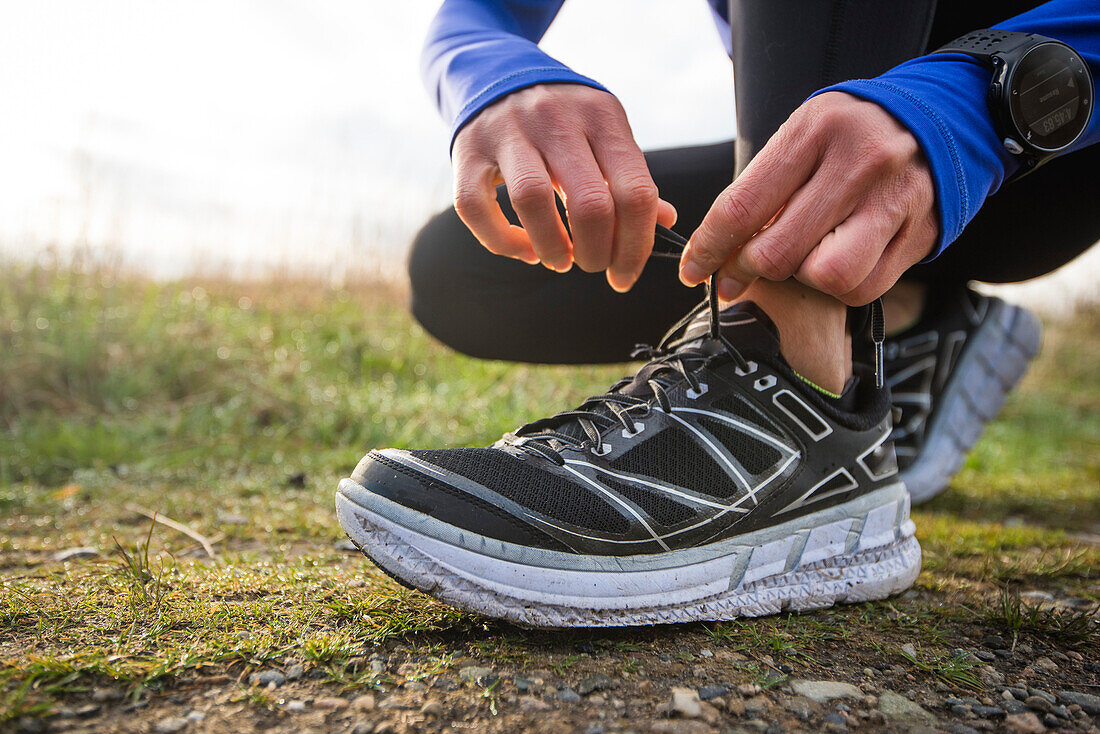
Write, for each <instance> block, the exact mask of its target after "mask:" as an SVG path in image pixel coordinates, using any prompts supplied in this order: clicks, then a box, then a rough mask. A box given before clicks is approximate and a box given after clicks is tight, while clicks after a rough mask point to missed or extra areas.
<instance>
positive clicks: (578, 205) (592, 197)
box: [568, 191, 615, 223]
mask: <svg viewBox="0 0 1100 734" xmlns="http://www.w3.org/2000/svg"><path fill="white" fill-rule="evenodd" d="M568 209H569V214H570V216H571V217H572V218H573V219H574V220H576V221H578V222H582V223H593V222H599V221H603V220H607V219H611V218H612V217H614V216H615V201H614V199H612V198H611V194H609V193H608V192H607V191H592V192H588V193H582V194H579V195H578V196H576V197H574V199H572V200H570V201H569V206H568Z"/></svg>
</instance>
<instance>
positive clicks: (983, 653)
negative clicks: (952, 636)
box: [974, 650, 997, 663]
mask: <svg viewBox="0 0 1100 734" xmlns="http://www.w3.org/2000/svg"><path fill="white" fill-rule="evenodd" d="M974 657H976V658H978V660H981V661H982V662H983V663H992V662H993V661H994V660H996V659H997V656H996V655H994V654H993V653H991V652H990V651H989V650H975V651H974Z"/></svg>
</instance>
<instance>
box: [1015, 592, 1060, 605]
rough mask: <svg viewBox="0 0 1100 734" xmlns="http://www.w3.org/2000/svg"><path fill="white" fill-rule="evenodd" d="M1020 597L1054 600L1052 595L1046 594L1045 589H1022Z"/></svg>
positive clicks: (1040, 600) (1035, 599) (1035, 600)
mask: <svg viewBox="0 0 1100 734" xmlns="http://www.w3.org/2000/svg"><path fill="white" fill-rule="evenodd" d="M1020 598H1021V599H1026V600H1028V601H1034V602H1040V603H1042V602H1044V601H1054V595H1053V594H1048V593H1047V592H1045V591H1022V592H1020Z"/></svg>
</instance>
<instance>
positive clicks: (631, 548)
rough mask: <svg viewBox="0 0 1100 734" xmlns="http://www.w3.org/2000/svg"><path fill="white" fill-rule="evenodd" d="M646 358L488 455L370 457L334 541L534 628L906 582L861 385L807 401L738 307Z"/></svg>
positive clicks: (682, 618) (440, 592)
mask: <svg viewBox="0 0 1100 734" xmlns="http://www.w3.org/2000/svg"><path fill="white" fill-rule="evenodd" d="M693 317H697V318H693ZM719 319H720V320H719ZM645 356H646V357H648V358H649V359H650V361H649V362H648V363H647V364H646V365H645V366H644V367H642V368H641V370H640V371H639V372H638V373H637V374H635V375H634V376H633V377H631V378H626V379H624V380H622V381H620V382H619V383H617V384H616V385H614V386H612V387H611V389H610V390H609V391H608V392H607V393H606V394H604V395H600V396H597V397H593V398H589V399H588V400H586V401H585V402H584V403H583V404H582V405H581V406H580V407H578V408H577V409H575V410H571V411H567V412H564V413H559V414H558V415H556V416H553V417H552V418H546V419H543V420H539V421H536V422H534V423H531V424H528V425H526V426H523V427H522V428H519V429H518V430H516V431H515V432H514V433H510V434H507V435H505V436H504V437H503V438H502V439H500V440H499V441H497V442H496V443H495V444H493V445H492V446H491V447H489V448H477V449H450V450H440V451H400V450H394V449H386V450H382V451H372V452H371V453H370V454H369V455H367V456H366V457H365V458H364V459H363V460H362V461H361V462H360V463H359V465H358V466H357V467H356V469H355V471H354V473H353V474H352V476H351V478H349V479H345V480H343V481H342V482H341V483H340V488H339V490H338V491H337V493H336V508H337V513H338V516H339V520H340V524H341V525H342V526H343V528H344V530H345V531H347V533H348V535H349V536H350V537H351V539H352V541H353V542H354V543H355V544H356V545H357V546H358V547H359V548H360V549H361V550H362V551H363V552H364V553H365V554H366V555H367V556H368V557H369V558H370V559H371V560H373V561H374V562H375V563H376V564H377V565H378V566H380V567H381V568H382V569H383V570H384V571H386V572H387V573H388V574H390V575H391V576H393V577H395V578H396V579H398V580H400V581H402V582H404V583H405V584H407V585H409V586H412V587H415V588H417V589H420V590H422V591H424V592H426V593H428V594H431V595H432V596H434V597H436V598H438V599H440V600H442V601H445V602H447V603H449V604H452V605H454V606H456V607H458V608H460V609H465V610H468V611H473V612H479V613H481V614H485V615H488V616H490V617H498V618H503V619H507V620H511V621H513V622H515V623H518V624H522V625H527V626H536V627H597V626H619V625H642V624H653V623H671V622H690V621H696V620H723V619H734V618H737V617H743V616H757V615H763V614H772V613H776V612H779V611H782V610H786V609H791V610H803V609H813V608H820V607H827V606H830V605H832V604H834V603H836V602H858V601H865V600H870V599H879V598H883V597H885V596H887V595H889V594H893V593H895V592H899V591H901V590H903V589H905V588H907V587H908V586H909V585H910V584H912V583H913V580H914V579H915V578H916V576H917V573H918V572H919V570H920V546H919V545H918V543H917V540H916V538H915V537H914V536H913V530H914V528H913V523H912V522H911V521H910V520H909V495H908V492H906V490H905V487H904V485H903V484H902V483H901V482H900V481H898V475H897V463H896V460H895V456H894V451H893V447H892V445H891V444H890V442H889V437H890V433H891V429H892V425H891V420H890V413H891V407H890V403H889V397H888V392H887V390H885V389H881V388H878V387H876V385H875V384H874V383H875V381H874V380H873V379H872V378H871V377H870V374H869V373H866V372H865V373H863V374H862V377H861V378H859V379H857V380H855V381H853V383H852V385H851V386H850V388H849V392H848V393H846V395H845V396H844V398H845V400H840V401H833V400H830V399H829V398H827V397H825V396H823V395H822V394H820V393H819V392H818V391H817V390H815V389H814V388H813V387H811V386H809V385H808V384H807V383H806V382H804V381H803V380H802V379H801V378H800V377H798V376H797V375H796V374H795V373H794V372H793V371H792V370H791V368H790V367H789V366H788V364H787V362H786V361H785V360H784V359H783V357H782V356H781V354H780V352H779V341H778V333H777V331H776V329H775V327H774V325H773V324H772V322H771V320H770V319H769V318H768V317H767V316H766V315H765V314H764V313H763V311H761V310H760V309H759V308H757V307H756V306H755V305H753V304H751V303H745V304H739V305H738V306H735V307H733V308H731V309H728V310H726V311H724V312H722V313H721V314H720V315H719V313H718V311H717V307H716V306H713V307H712V309H711V310H710V312H709V313H708V311H707V304H706V303H704V304H701V305H700V307H699V308H698V309H696V311H695V312H693V313H692V314H689V315H688V317H686V318H685V319H684V320H683V321H682V322H681V324H680V325H679V326H678V328H675V327H674V329H673V330H672V331H670V333H669V335H666V337H665V339H664V340H662V343H661V344H660V345H658V347H657V348H656V349H650V350H648V353H647V354H646V355H645ZM840 406H845V407H849V406H854V407H851V409H842V408H841V407H840Z"/></svg>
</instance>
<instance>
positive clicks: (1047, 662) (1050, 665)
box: [1032, 657, 1058, 673]
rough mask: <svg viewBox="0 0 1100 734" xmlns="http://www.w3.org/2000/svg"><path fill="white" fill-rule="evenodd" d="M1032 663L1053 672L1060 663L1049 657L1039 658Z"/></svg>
mask: <svg viewBox="0 0 1100 734" xmlns="http://www.w3.org/2000/svg"><path fill="white" fill-rule="evenodd" d="M1032 665H1033V666H1035V667H1036V668H1039V669H1041V670H1045V671H1046V672H1048V673H1053V672H1055V671H1056V670H1058V663H1056V662H1054V661H1053V660H1051V659H1050V658H1048V657H1041V658H1037V659H1036V660H1035V662H1033V663H1032Z"/></svg>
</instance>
